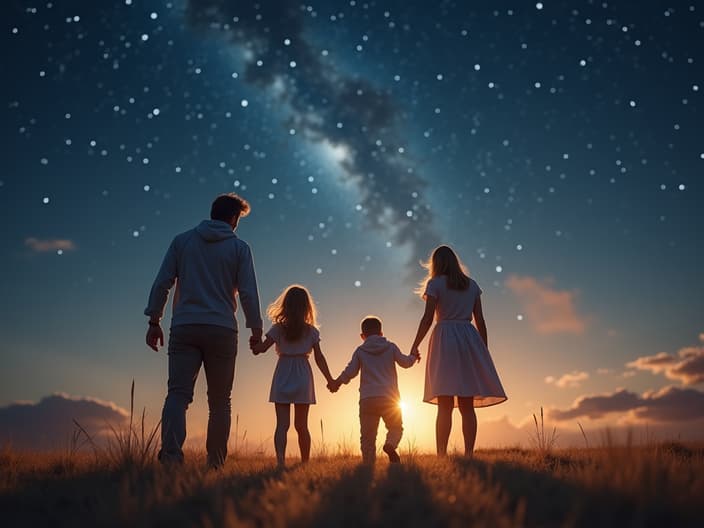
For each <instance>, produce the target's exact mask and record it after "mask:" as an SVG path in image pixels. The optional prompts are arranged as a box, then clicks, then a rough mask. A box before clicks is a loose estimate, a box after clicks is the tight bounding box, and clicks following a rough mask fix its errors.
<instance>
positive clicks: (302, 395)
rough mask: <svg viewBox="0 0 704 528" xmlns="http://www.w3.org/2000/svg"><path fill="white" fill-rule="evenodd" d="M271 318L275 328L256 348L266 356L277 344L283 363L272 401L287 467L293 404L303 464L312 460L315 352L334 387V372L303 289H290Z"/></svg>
mask: <svg viewBox="0 0 704 528" xmlns="http://www.w3.org/2000/svg"><path fill="white" fill-rule="evenodd" d="M267 315H268V316H269V319H271V322H272V323H274V325H273V326H272V327H271V329H270V330H269V331H268V332H267V333H266V339H265V340H264V342H262V343H261V344H258V345H254V346H253V347H252V352H254V354H255V355H256V354H261V353H263V352H266V351H267V350H268V349H269V348H270V347H271V345H273V344H276V352H277V354H278V355H279V360H278V362H277V363H276V370H274V378H273V379H272V381H271V392H270V394H269V401H270V402H272V403H273V404H274V406H275V408H276V432H275V433H274V448H275V449H276V461H277V463H278V465H279V467H283V466H284V463H285V459H286V435H287V433H288V429H289V426H290V425H291V412H290V407H291V404H293V405H294V427H295V428H296V432H297V433H298V447H299V448H300V450H301V461H302V462H304V463H305V462H308V459H309V458H310V432H309V431H308V408H309V407H310V404H311V403H315V387H314V386H313V371H312V370H311V368H310V363H309V362H308V356H309V355H310V352H311V350H312V351H313V357H314V358H315V363H316V364H317V365H318V368H319V369H320V371H321V372H322V373H323V376H325V379H326V380H327V381H328V383H332V381H333V378H332V376H331V375H330V369H328V364H327V362H326V361H325V356H323V353H322V351H321V350H320V333H319V332H318V329H317V328H316V323H315V316H316V313H315V305H314V304H313V300H312V299H311V296H310V294H309V293H308V290H306V289H305V288H304V287H303V286H299V285H296V284H294V285H292V286H289V287H288V288H287V289H286V290H285V291H284V292H283V293H282V294H281V295H279V297H278V298H277V299H276V300H275V301H274V302H273V303H271V304H270V305H269V308H268V309H267Z"/></svg>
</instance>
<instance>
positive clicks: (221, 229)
mask: <svg viewBox="0 0 704 528" xmlns="http://www.w3.org/2000/svg"><path fill="white" fill-rule="evenodd" d="M196 233H198V234H199V235H200V236H201V238H202V239H203V240H205V241H206V242H220V241H221V240H225V239H226V238H233V237H235V236H236V235H235V233H234V231H232V228H231V227H230V224H228V223H227V222H223V221H222V220H203V221H202V222H201V223H200V224H198V226H197V227H196Z"/></svg>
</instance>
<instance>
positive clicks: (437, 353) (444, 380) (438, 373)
mask: <svg viewBox="0 0 704 528" xmlns="http://www.w3.org/2000/svg"><path fill="white" fill-rule="evenodd" d="M481 293H482V290H481V288H479V285H478V284H477V283H476V282H475V281H474V280H473V279H471V278H470V279H469V288H467V289H466V290H451V289H449V288H448V287H447V277H446V276H445V275H440V276H438V277H434V278H433V279H431V280H429V281H428V284H427V286H426V289H425V293H424V296H427V295H430V296H432V297H435V299H437V306H436V308H435V322H436V324H435V327H434V328H433V331H432V334H431V335H430V342H429V344H428V359H427V361H426V365H425V393H424V395H423V401H426V402H428V403H437V402H438V396H464V397H469V396H472V397H474V406H475V407H488V406H490V405H496V404H497V403H501V402H504V401H506V393H505V392H504V388H503V387H502V386H501V381H500V380H499V376H498V374H497V373H496V368H495V367H494V362H493V361H492V360H491V355H490V354H489V350H488V349H487V347H486V346H485V345H484V341H483V340H482V338H481V336H480V335H479V332H478V331H477V329H476V328H475V327H474V325H473V324H472V322H471V321H472V311H473V309H474V303H475V301H476V300H477V298H478V297H479V296H480V295H481ZM455 405H457V402H455Z"/></svg>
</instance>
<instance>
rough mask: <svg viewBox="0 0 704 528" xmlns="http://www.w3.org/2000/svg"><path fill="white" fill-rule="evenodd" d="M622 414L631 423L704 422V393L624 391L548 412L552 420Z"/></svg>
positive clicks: (583, 399)
mask: <svg viewBox="0 0 704 528" xmlns="http://www.w3.org/2000/svg"><path fill="white" fill-rule="evenodd" d="M613 413H626V414H627V417H628V418H631V419H633V420H635V421H653V422H662V423H666V422H682V421H688V420H703V419H704V392H701V391H698V390H696V389H684V388H681V387H664V388H663V389H660V390H659V391H657V392H646V393H644V394H643V395H642V396H639V395H638V394H636V393H634V392H630V391H628V390H625V389H618V390H617V391H616V392H612V393H607V394H598V395H593V396H580V397H579V398H577V399H576V400H575V401H574V403H573V404H572V406H571V407H570V408H569V409H566V410H559V409H552V410H550V412H549V416H550V418H551V419H553V420H557V421H565V420H572V419H575V418H582V417H586V418H590V419H599V418H603V417H604V416H606V415H608V414H613Z"/></svg>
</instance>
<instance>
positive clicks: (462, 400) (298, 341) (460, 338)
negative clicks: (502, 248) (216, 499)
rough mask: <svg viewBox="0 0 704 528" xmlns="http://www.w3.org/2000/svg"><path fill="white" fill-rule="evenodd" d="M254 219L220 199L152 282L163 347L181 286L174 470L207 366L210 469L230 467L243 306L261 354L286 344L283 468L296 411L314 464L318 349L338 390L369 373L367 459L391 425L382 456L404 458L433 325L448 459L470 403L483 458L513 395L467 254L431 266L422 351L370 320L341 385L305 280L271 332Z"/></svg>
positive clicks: (170, 414)
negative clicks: (415, 380)
mask: <svg viewBox="0 0 704 528" xmlns="http://www.w3.org/2000/svg"><path fill="white" fill-rule="evenodd" d="M249 212H250V205H249V203H248V202H247V201H246V200H245V199H243V198H242V197H240V196H238V195H236V194H234V193H228V194H222V195H220V196H218V197H217V198H216V199H215V200H214V201H213V203H212V206H211V210H210V220H203V221H202V222H201V223H200V224H199V225H198V226H196V227H195V228H194V229H191V230H189V231H186V232H184V233H181V234H179V235H177V236H176V237H175V238H174V239H173V241H172V242H171V244H170V245H169V248H168V250H167V252H166V255H165V256H164V260H163V262H162V264H161V267H160V269H159V272H158V273H157V276H156V279H155V280H154V284H153V285H152V288H151V292H150V294H149V300H148V304H147V308H146V309H145V311H144V313H145V315H147V316H148V317H149V322H148V329H147V335H146V343H147V345H148V346H149V347H150V348H152V349H153V350H154V351H158V350H159V346H163V345H164V332H163V330H162V328H161V323H160V321H161V318H162V317H163V315H164V309H165V306H166V303H167V300H168V296H169V291H170V290H171V289H172V288H173V287H174V285H175V292H174V296H173V313H172V318H171V328H170V334H169V342H168V358H169V359H168V384H167V387H168V390H167V395H166V400H165V402H164V407H163V411H162V428H161V448H160V450H159V455H158V456H159V460H160V461H161V462H163V463H165V464H180V463H183V459H184V455H183V443H184V441H185V439H186V411H187V409H188V406H189V405H190V403H191V402H192V401H193V390H194V387H195V382H196V379H197V377H198V374H199V372H200V369H201V367H203V369H204V371H205V376H206V382H207V394H208V409H209V416H208V430H207V438H206V451H207V459H208V465H209V466H210V467H213V468H219V467H221V466H222V465H223V464H224V462H225V459H226V457H227V441H228V438H229V434H230V423H231V401H230V395H231V392H232V385H233V381H234V368H235V358H236V356H237V320H236V318H235V312H236V311H237V304H238V302H237V301H238V300H239V304H240V306H241V308H242V311H243V312H244V317H245V326H246V327H247V328H248V329H249V330H250V338H249V345H250V349H251V350H252V352H253V353H254V354H255V355H258V354H262V353H265V352H266V351H267V350H269V349H270V348H271V347H272V346H274V348H275V350H276V353H277V355H278V361H277V363H276V368H275V370H274V375H273V379H272V382H271V390H270V393H269V401H270V402H271V403H273V404H274V407H275V410H276V430H275V433H274V447H275V451H276V459H277V463H278V465H279V466H284V465H285V460H286V439H287V433H288V430H289V428H290V425H291V405H293V407H294V428H295V429H296V433H297V434H298V446H299V449H300V454H301V460H302V462H304V463H305V462H307V461H308V460H309V458H310V446H311V436H310V431H309V430H308V411H309V408H310V405H311V404H314V403H315V402H316V399H315V387H314V383H313V371H312V368H311V365H310V362H309V357H310V355H311V353H312V354H313V358H314V360H315V363H316V365H317V366H318V368H319V369H320V371H321V373H322V374H323V376H324V377H325V379H326V381H327V388H328V389H329V390H330V391H331V392H333V393H334V392H337V391H338V390H339V388H340V386H341V385H343V384H347V383H349V382H350V381H351V380H352V379H353V378H355V377H356V376H357V375H358V374H360V390H359V393H360V397H359V420H360V431H361V434H360V448H361V452H362V460H363V462H364V463H367V464H373V463H374V461H375V457H376V436H377V430H378V426H379V421H380V420H383V422H384V425H385V426H386V429H387V435H386V439H385V441H384V444H383V447H382V450H383V451H384V453H386V455H387V456H388V458H389V461H390V462H391V463H398V462H400V456H399V454H398V451H397V448H398V445H399V442H400V441H401V437H402V434H403V419H402V413H401V408H400V405H399V402H400V394H399V389H398V377H397V372H396V365H399V366H401V367H403V368H410V367H412V366H413V365H414V364H416V363H419V362H420V360H421V355H420V352H419V347H420V345H421V343H422V342H423V340H424V338H425V337H426V335H427V334H428V332H429V331H430V330H431V328H432V332H431V334H430V339H429V343H428V352H427V357H426V366H425V388H424V395H423V401H425V402H428V403H432V404H436V405H437V419H436V424H435V428H436V445H437V454H438V455H439V456H445V455H446V454H447V444H448V440H449V436H450V431H451V428H452V412H453V409H454V408H455V407H459V410H460V414H461V417H462V433H463V436H464V453H465V455H466V456H471V455H472V452H473V450H474V443H475V439H476V434H477V417H476V414H475V411H474V409H475V408H476V407H487V406H490V405H496V404H498V403H501V402H503V401H505V400H506V394H505V392H504V389H503V387H502V385H501V381H500V379H499V376H498V374H497V372H496V368H495V367H494V363H493V361H492V359H491V355H490V353H489V348H488V335H487V329H486V323H485V321H484V315H483V311H482V303H481V294H482V290H481V288H480V287H479V285H478V284H477V283H476V282H475V281H474V279H472V278H470V277H469V274H468V272H467V270H466V268H465V267H464V265H463V264H462V262H461V261H460V259H459V258H458V257H457V255H456V254H455V252H454V251H453V250H452V249H451V248H450V247H448V246H439V247H437V248H436V249H435V250H434V251H433V252H432V254H431V255H430V258H429V259H428V261H427V262H426V263H424V267H425V269H426V271H427V274H426V277H425V279H424V280H423V281H422V283H421V286H420V287H419V288H418V290H417V293H418V294H419V295H420V297H421V299H422V300H423V301H424V302H425V309H424V311H423V315H422V317H421V318H420V322H419V325H418V330H417V333H416V337H415V339H414V341H413V345H412V346H411V350H410V353H409V354H403V353H402V352H401V350H400V349H399V347H398V346H397V345H396V344H395V343H393V342H392V341H390V340H388V339H387V338H386V337H385V336H384V334H383V331H382V321H381V319H380V318H379V317H376V316H371V315H370V316H367V317H365V318H364V319H363V320H362V322H361V328H360V337H361V339H362V343H361V344H360V345H359V346H358V347H357V348H356V349H355V350H354V353H353V354H352V357H351V359H350V361H349V363H348V365H347V366H346V368H345V369H344V370H343V371H342V372H341V373H340V375H339V376H338V377H337V378H333V377H332V375H331V374H330V369H329V367H328V364H327V361H326V359H325V356H324V355H323V352H322V350H321V348H320V332H319V331H318V328H317V326H316V310H315V302H314V300H313V297H312V295H311V293H310V292H309V291H308V290H307V289H306V288H305V287H303V286H300V285H298V284H293V285H291V286H289V287H287V288H286V289H285V290H284V291H283V292H282V293H281V294H280V295H279V297H278V298H277V299H276V300H274V301H273V302H272V303H271V304H270V305H269V307H268V309H267V315H268V317H269V319H270V321H271V323H272V325H271V328H270V329H269V330H268V331H267V332H266V334H265V335H263V323H262V317H261V311H260V303H259V293H258V289H257V279H256V273H255V269H254V262H253V259H252V252H251V250H250V248H249V245H248V244H247V243H246V242H244V241H243V240H241V239H240V238H238V237H237V235H235V230H236V229H237V225H238V223H239V220H240V218H243V217H245V216H247V215H248V214H249ZM472 321H474V324H472ZM475 325H476V326H475ZM262 337H264V339H263V340H262Z"/></svg>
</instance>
